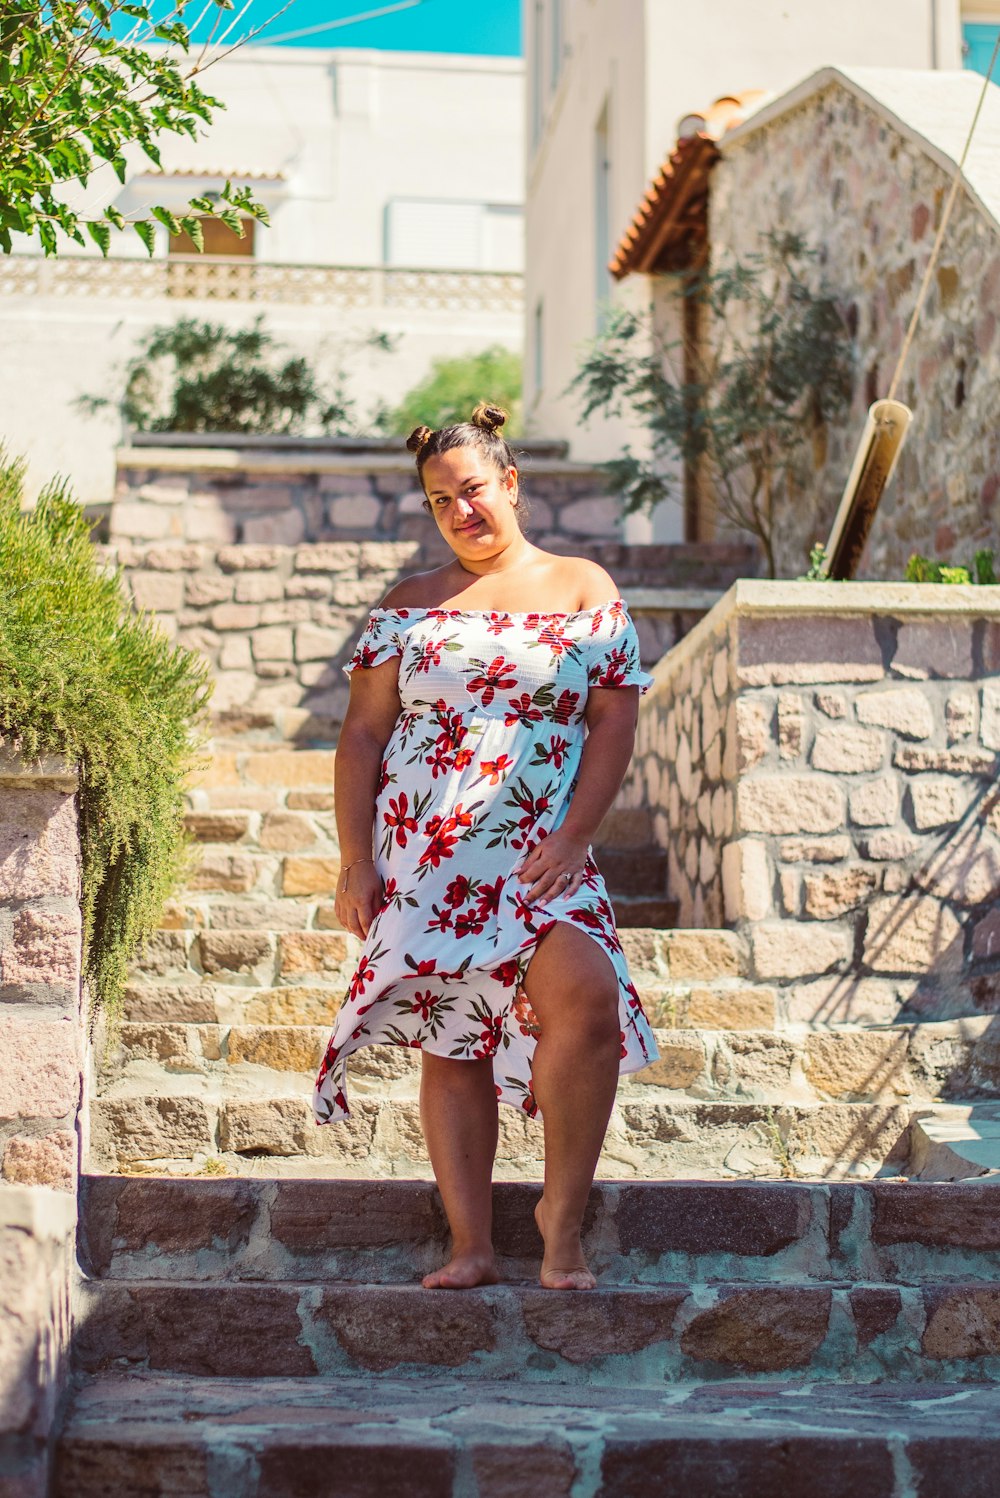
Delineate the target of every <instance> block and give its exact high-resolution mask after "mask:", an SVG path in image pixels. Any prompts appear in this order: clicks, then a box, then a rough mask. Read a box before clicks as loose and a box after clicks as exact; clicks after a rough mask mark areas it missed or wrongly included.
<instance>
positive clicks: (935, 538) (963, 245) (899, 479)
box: [711, 74, 1000, 578]
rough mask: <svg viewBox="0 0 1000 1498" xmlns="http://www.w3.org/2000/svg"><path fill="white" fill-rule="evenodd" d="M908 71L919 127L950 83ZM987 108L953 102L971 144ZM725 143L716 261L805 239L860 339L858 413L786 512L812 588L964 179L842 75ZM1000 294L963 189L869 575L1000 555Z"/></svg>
mask: <svg viewBox="0 0 1000 1498" xmlns="http://www.w3.org/2000/svg"><path fill="white" fill-rule="evenodd" d="M903 76H904V78H905V79H908V80H910V84H909V87H910V93H909V96H908V99H909V104H908V108H909V110H910V111H911V113H910V116H909V117H911V118H914V119H916V117H917V115H918V114H919V113H921V112H922V113H923V114H925V115H926V117H927V119H928V121H931V120H934V119H937V118H938V116H940V115H941V113H942V110H943V109H944V108H945V106H946V105H947V102H948V101H947V100H946V99H944V98H943V96H942V95H941V87H942V82H943V83H944V84H947V80H943V81H942V80H940V79H937V80H935V79H933V77H931V76H930V75H928V81H927V86H926V88H925V89H924V90H923V91H922V90H921V87H920V85H919V84H918V83H917V82H916V80H915V75H908V74H907V75H903ZM977 85H978V80H977ZM884 86H885V87H886V88H888V87H889V85H888V84H884ZM974 103H975V98H974V92H973V91H970V90H969V89H968V88H966V89H964V90H962V91H961V93H960V94H956V95H955V98H954V99H953V100H952V105H953V107H952V111H951V114H952V119H951V120H950V121H949V122H948V123H949V125H950V126H951V135H952V136H954V137H955V138H956V139H957V138H958V135H957V132H956V130H955V128H954V124H953V120H954V118H955V117H956V116H957V118H958V119H960V120H961V121H962V122H963V125H962V131H961V134H962V135H964V130H965V121H967V120H968V119H970V118H971V115H972V110H973V107H974ZM987 123H988V122H987V120H986V119H985V118H984V121H983V126H984V131H983V133H984V135H985V127H986V125H987ZM721 148H722V160H721V161H720V162H719V163H718V165H717V166H716V167H715V169H714V171H713V174H712V178H711V238H712V252H713V257H714V258H716V259H717V260H718V259H720V258H722V257H724V256H725V255H727V254H729V253H732V254H734V255H736V256H737V257H740V258H742V257H744V256H745V255H746V254H748V253H751V252H753V251H754V250H756V249H757V248H759V236H760V235H761V233H762V232H763V231H764V230H766V229H769V228H781V229H787V230H791V231H794V232H797V233H800V234H802V235H803V236H804V237H805V239H806V240H807V241H808V242H809V243H810V244H811V245H812V246H813V247H815V248H817V249H819V250H820V251H821V260H820V265H819V267H818V269H817V274H820V273H821V274H822V276H823V278H824V279H825V281H826V282H827V284H828V285H829V286H830V287H831V288H832V290H833V292H834V294H835V295H836V296H837V298H838V299H839V302H840V304H841V308H842V311H843V313H844V316H845V318H846V319H847V323H848V326H849V327H850V329H851V330H852V332H853V333H854V338H855V346H856V355H857V367H856V378H855V384H854V395H853V400H852V403H851V407H850V410H849V411H848V412H847V413H846V414H845V415H844V416H842V417H840V418H838V420H837V422H836V424H835V426H833V427H831V428H829V429H827V430H826V431H824V432H822V433H821V434H820V436H819V438H818V439H817V440H816V441H815V442H814V443H812V444H810V445H809V447H808V448H806V447H805V446H804V447H803V450H802V452H801V455H800V456H801V464H802V475H801V477H802V483H801V488H800V489H799V490H798V491H797V492H796V493H793V494H788V495H786V496H784V498H783V500H782V501H781V502H780V503H779V506H778V513H777V516H776V525H775V534H776V538H777V542H778V548H777V549H778V570H779V575H786V576H792V577H795V576H797V575H798V574H800V573H802V572H803V571H805V566H806V564H807V560H808V551H809V547H810V546H811V545H812V544H813V542H814V541H816V540H825V539H826V537H827V535H828V534H829V529H830V525H831V523H832V521H833V517H834V514H835V513H836V508H837V504H838V501H839V498H840V494H841V492H842V490H843V486H844V483H845V480H846V478H847V475H848V472H849V470H850V466H851V461H852V458H853V454H854V450H855V447H856V445H857V443H858V441H859V439H860V436H861V432H862V430H863V427H864V420H865V414H866V412H867V409H868V407H869V405H870V404H871V402H872V401H873V400H875V399H877V398H878V397H880V396H884V395H886V394H887V393H888V386H889V382H890V380H891V378H892V373H893V370H894V368H895V364H896V359H897V356H898V353H899V350H900V348H901V345H902V341H903V335H904V332H905V328H906V324H907V322H908V320H909V317H910V313H911V311H912V308H913V306H914V303H915V300H916V296H917V291H918V287H919V284H920V281H921V278H922V276H923V273H924V269H925V267H926V265H927V261H928V257H929V255H930V252H931V246H932V244H933V241H934V237H935V231H936V229H937V227H938V224H939V221H940V215H941V212H942V208H943V203H944V198H945V195H946V193H947V189H948V187H949V185H950V180H951V174H952V169H950V168H948V167H947V166H946V164H945V163H944V161H943V158H942V156H941V155H940V153H938V152H936V151H933V150H932V149H929V148H928V146H927V143H926V142H925V141H924V140H922V139H921V138H920V136H919V135H918V134H917V132H916V131H915V130H912V129H907V128H905V127H904V126H902V125H901V124H900V123H899V120H898V119H895V120H894V118H893V115H892V113H891V111H890V110H889V109H887V108H883V107H882V106H881V105H879V104H877V103H876V101H874V100H873V99H872V98H870V97H869V96H867V95H866V94H865V93H864V91H863V90H861V89H858V88H856V87H854V86H852V85H850V83H849V81H848V80H846V79H844V78H837V77H834V78H833V79H832V80H831V81H829V82H828V83H827V85H826V86H825V87H822V88H819V89H818V90H814V91H813V92H811V93H808V94H806V96H805V97H803V98H802V99H801V100H800V101H799V102H798V103H796V104H795V105H794V107H792V108H789V109H786V110H785V111H783V112H782V113H780V114H778V115H777V116H775V117H773V118H767V117H766V115H765V118H764V120H763V123H761V124H760V125H759V126H756V127H755V126H754V125H753V122H751V123H750V124H748V126H747V127H746V128H745V129H743V130H741V131H740V132H738V133H737V134H736V136H735V138H734V139H732V140H731V141H727V140H726V139H723V141H722V142H721ZM984 149H986V143H985V139H984ZM998 295H1000V234H998V230H997V224H996V222H995V220H994V219H993V218H992V217H991V216H990V214H989V213H988V212H986V210H985V209H984V208H983V206H982V205H981V203H980V202H979V201H978V200H977V199H976V198H975V197H974V196H973V195H972V194H971V193H970V192H967V191H965V190H962V191H960V192H959V195H958V198H957V200H956V204H955V209H954V212H953V215H952V218H951V221H950V224H949V227H948V230H947V234H946V237H945V240H944V243H943V247H942V252H941V257H940V260H939V263H938V267H937V270H936V272H935V275H934V278H933V280H932V282H931V287H930V291H929V294H928V298H927V301H926V303H925V306H924V309H923V313H922V317H921V323H920V325H919V327H918V330H917V334H916V339H915V342H914V346H913V348H912V350H911V353H910V357H909V360H908V363H907V367H906V374H905V377H904V379H903V381H902V385H901V387H900V391H899V397H900V399H902V400H904V401H905V402H906V403H907V404H908V405H909V406H911V407H912V409H913V411H914V422H913V425H912V426H911V428H910V433H909V436H908V438H907V443H906V447H905V448H904V451H903V455H902V458H901V460H900V465H899V468H898V469H897V473H896V477H895V478H894V480H893V483H892V485H891V486H890V488H889V489H888V491H887V492H886V494H885V496H884V498H883V500H882V504H881V507H880V509H879V512H878V515H877V517H876V521H875V525H874V527H873V530H872V534H871V537H870V540H869V545H868V549H867V554H866V556H865V558H864V560H863V564H862V567H861V570H860V572H859V576H861V577H868V578H901V577H902V576H903V570H904V568H905V565H906V562H907V559H908V558H909V557H910V555H911V554H912V553H913V552H914V551H919V552H922V553H924V554H926V555H930V556H932V557H936V558H940V559H949V558H952V557H954V558H955V559H956V560H959V561H967V560H971V557H972V554H973V552H974V551H975V550H976V548H977V547H979V546H994V547H996V546H997V545H998V528H997V499H998V496H1000V378H998V376H1000V332H998V327H1000V323H998V315H997V299H998ZM956 454H960V459H959V460H957V461H956ZM998 549H1000V548H998Z"/></svg>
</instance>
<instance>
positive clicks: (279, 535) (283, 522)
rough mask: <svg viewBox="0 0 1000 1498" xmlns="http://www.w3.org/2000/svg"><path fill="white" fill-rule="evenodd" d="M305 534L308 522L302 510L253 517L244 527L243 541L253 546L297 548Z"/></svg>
mask: <svg viewBox="0 0 1000 1498" xmlns="http://www.w3.org/2000/svg"><path fill="white" fill-rule="evenodd" d="M305 534H306V522H305V517H304V516H303V514H302V511H301V510H292V509H289V510H282V511H280V512H279V513H277V514H274V515H251V516H250V517H249V518H248V519H247V520H246V521H245V522H244V525H243V540H244V541H245V542H246V543H247V544H248V545H251V546H253V545H258V546H259V545H264V546H297V545H298V543H299V542H300V541H302V540H304V539H305Z"/></svg>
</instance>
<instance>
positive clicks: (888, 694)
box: [854, 687, 934, 739]
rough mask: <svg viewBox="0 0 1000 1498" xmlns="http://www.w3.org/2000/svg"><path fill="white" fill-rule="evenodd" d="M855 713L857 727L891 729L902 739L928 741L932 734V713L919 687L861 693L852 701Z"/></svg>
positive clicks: (891, 688)
mask: <svg viewBox="0 0 1000 1498" xmlns="http://www.w3.org/2000/svg"><path fill="white" fill-rule="evenodd" d="M854 711H855V713H856V714H857V718H858V721H859V722H860V723H871V724H873V725H874V726H875V727H877V728H891V729H892V731H893V732H894V733H898V734H901V735H902V737H903V738H907V739H929V738H930V736H931V734H932V733H933V732H934V711H933V709H932V707H931V704H930V702H929V701H928V699H927V697H926V695H925V694H924V693H923V692H922V691H921V690H920V688H919V687H889V688H887V689H886V690H885V691H879V692H862V693H860V695H859V696H858V697H857V698H856V699H855V703H854Z"/></svg>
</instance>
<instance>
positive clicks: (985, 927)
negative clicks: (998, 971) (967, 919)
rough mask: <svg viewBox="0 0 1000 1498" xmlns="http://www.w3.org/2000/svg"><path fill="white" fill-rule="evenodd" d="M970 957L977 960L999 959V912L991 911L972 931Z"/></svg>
mask: <svg viewBox="0 0 1000 1498" xmlns="http://www.w3.org/2000/svg"><path fill="white" fill-rule="evenodd" d="M972 955H973V957H976V958H979V959H988V958H991V957H1000V910H991V911H990V912H989V913H988V914H987V915H985V916H984V917H983V919H982V920H981V921H977V922H976V924H975V926H974V927H973V929H972Z"/></svg>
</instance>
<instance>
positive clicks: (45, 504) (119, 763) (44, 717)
mask: <svg viewBox="0 0 1000 1498" xmlns="http://www.w3.org/2000/svg"><path fill="white" fill-rule="evenodd" d="M24 469H25V464H24V463H23V461H21V460H14V459H12V458H11V457H10V456H9V454H8V453H7V452H6V451H5V450H4V449H3V447H2V446H0V737H2V738H3V739H4V740H5V741H7V743H8V744H9V745H10V746H11V747H13V748H16V749H18V750H20V752H21V753H22V755H23V756H24V758H25V759H26V760H28V761H29V762H31V763H33V762H35V761H37V760H39V759H41V758H42V757H43V755H45V754H58V755H62V756H65V758H66V759H68V760H70V761H74V762H76V763H77V764H78V766H79V771H80V790H79V826H80V840H81V856H82V865H83V867H82V883H83V891H82V905H83V972H84V978H85V980H86V982H87V984H88V988H89V993H90V1002H91V1018H92V1019H93V1018H94V1017H95V1016H96V1014H97V1012H98V1011H99V1010H103V1011H104V1012H106V1013H107V1014H108V1016H109V1018H111V1019H112V1020H113V1019H114V1018H115V1016H116V1014H117V1012H118V1010H119V1009H120V1004H121V998H122V995H123V993H124V987H125V979H126V975H127V969H128V964H129V962H130V961H131V960H132V958H133V956H134V954H135V950H136V948H137V946H138V944H139V943H140V942H142V943H144V942H145V940H146V938H147V937H148V936H149V935H150V934H151V933H152V932H153V931H154V930H155V929H156V928H157V926H158V924H159V917H160V914H161V910H162V907H163V902H164V900H165V899H166V898H167V897H168V896H169V895H171V894H172V893H173V892H174V891H175V890H176V889H177V888H178V887H179V886H180V885H181V884H183V882H184V881H185V879H186V878H187V877H188V876H189V875H190V873H191V872H192V868H193V865H194V862H195V860H194V859H193V857H192V846H191V842H190V839H189V838H188V836H187V833H186V831H185V828H184V823H183V813H184V801H183V791H182V781H183V778H184V776H185V774H186V773H187V772H188V771H189V770H191V769H193V768H196V767H197V766H199V765H203V764H205V763H207V760H206V759H204V758H200V759H199V758H197V757H196V751H197V750H198V749H200V748H201V747H202V745H203V744H204V743H205V742H206V738H207V735H206V734H203V733H202V732H201V730H202V729H203V728H204V727H205V726H207V725H206V724H205V722H204V715H205V708H206V705H207V701H208V698H209V696H210V694H211V691H212V682H211V677H210V667H209V665H208V662H207V661H204V660H202V658H201V657H199V656H197V655H195V654H193V653H192V652H191V651H188V650H184V649H181V648H180V647H178V646H174V645H172V644H171V642H170V640H169V639H168V638H167V636H166V635H165V634H164V633H163V632H162V631H161V630H160V628H159V626H158V625H157V624H156V622H155V620H153V619H152V618H151V617H150V616H149V615H148V614H142V613H136V612H135V611H134V610H133V609H132V606H131V604H130V602H129V599H128V597H127V595H126V593H125V591H124V586H123V574H122V570H121V568H120V567H115V568H114V569H109V568H107V566H106V565H105V564H104V562H103V560H102V558H101V557H100V555H99V553H98V552H97V549H96V547H95V546H94V544H93V542H92V541H91V539H90V527H89V524H88V522H87V520H86V519H85V517H84V514H83V511H82V509H81V508H80V506H79V505H77V504H75V503H74V502H73V500H72V499H71V498H70V497H69V495H68V493H67V490H66V486H65V484H63V483H62V482H61V481H59V480H56V481H53V482H51V483H49V484H48V485H46V487H45V489H44V490H43V491H42V494H41V496H40V497H39V500H38V504H37V506H36V508H35V509H34V510H33V511H25V512H24V513H21V511H20V505H21V501H22V498H23V480H24Z"/></svg>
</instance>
